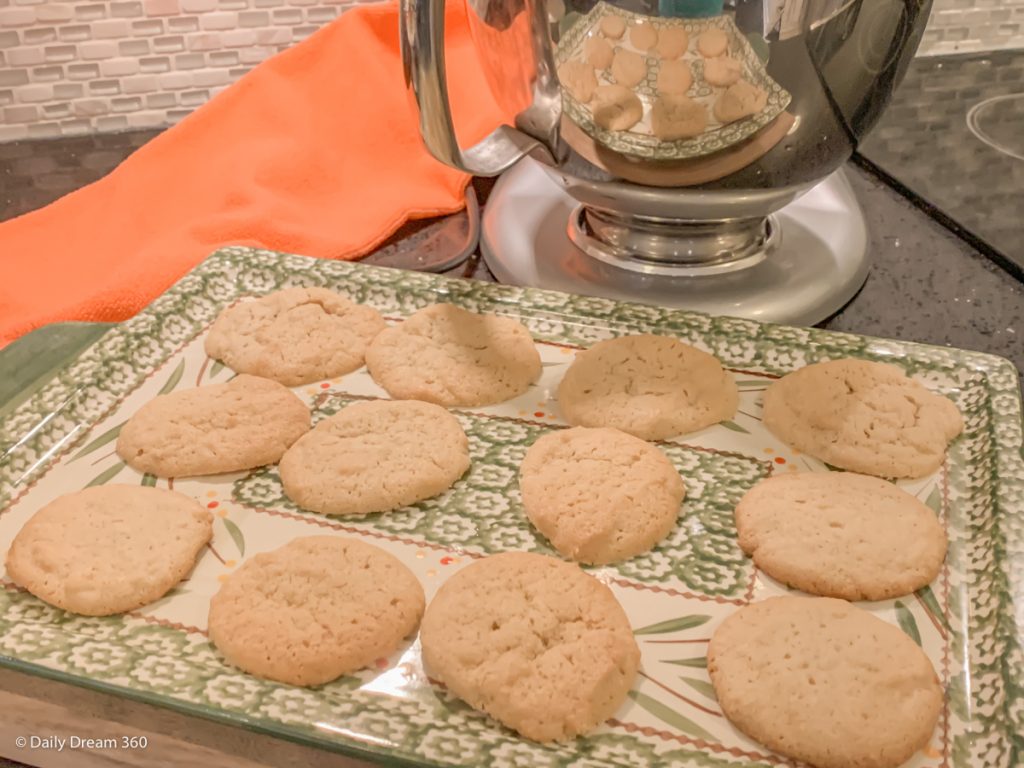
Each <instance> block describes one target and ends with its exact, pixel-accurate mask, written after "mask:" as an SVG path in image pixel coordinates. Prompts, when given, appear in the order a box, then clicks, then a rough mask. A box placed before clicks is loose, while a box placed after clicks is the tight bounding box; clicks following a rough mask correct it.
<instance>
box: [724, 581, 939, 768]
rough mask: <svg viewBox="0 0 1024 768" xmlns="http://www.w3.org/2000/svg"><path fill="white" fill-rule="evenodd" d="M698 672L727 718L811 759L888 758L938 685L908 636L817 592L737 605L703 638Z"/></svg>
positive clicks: (918, 738)
mask: <svg viewBox="0 0 1024 768" xmlns="http://www.w3.org/2000/svg"><path fill="white" fill-rule="evenodd" d="M708 674H709V675H710V676H711V682H712V683H713V684H714V686H715V693H716V694H717V696H718V703H719V704H720V705H721V707H722V712H723V713H724V714H725V716H726V717H727V718H729V720H730V721H731V722H732V724H733V725H735V726H736V727H737V728H739V729H740V730H741V731H743V732H744V733H745V734H747V735H748V736H750V737H751V738H753V739H756V740H757V741H759V742H761V743H762V744H764V745H765V746H766V747H768V748H769V749H773V750H775V751H776V752H779V753H781V754H783V755H786V756H788V757H792V758H795V759H797V760H800V761H803V762H805V763H808V764H810V765H814V766H817V767H818V768H895V767H896V766H898V765H901V764H902V763H903V762H904V761H905V760H907V759H909V758H910V757H911V756H912V755H913V754H914V753H915V752H917V751H918V750H919V749H921V748H922V747H924V746H925V745H926V744H927V743H928V740H929V739H930V738H931V735H932V733H933V731H934V730H935V724H936V722H937V721H938V719H939V714H940V713H941V712H942V700H943V691H942V686H941V685H940V684H939V679H938V677H937V676H936V674H935V669H934V668H933V667H932V664H931V662H930V661H929V660H928V657H927V656H926V655H925V653H924V651H922V650H921V649H920V648H919V647H918V646H917V644H916V643H915V642H914V641H913V640H911V639H910V638H909V637H908V636H907V635H906V634H904V633H903V632H902V631H901V630H900V629H898V628H897V627H895V626H893V625H892V624H887V623H886V622H884V621H882V620H881V619H877V618H875V617H874V616H872V615H871V614H870V613H868V612H867V611H863V610H861V609H860V608H856V607H855V606H852V605H850V604H849V603H847V602H845V601H843V600H833V599H832V598H826V597H776V598H771V599H769V600H764V601H761V602H758V603H753V604H751V605H748V606H746V607H745V608H741V609H740V610H739V611H737V612H736V613H734V614H732V615H731V616H729V617H728V618H727V619H726V620H725V621H724V622H722V624H721V625H720V626H719V627H718V629H717V630H716V631H715V634H714V636H713V637H712V638H711V643H710V644H709V646H708Z"/></svg>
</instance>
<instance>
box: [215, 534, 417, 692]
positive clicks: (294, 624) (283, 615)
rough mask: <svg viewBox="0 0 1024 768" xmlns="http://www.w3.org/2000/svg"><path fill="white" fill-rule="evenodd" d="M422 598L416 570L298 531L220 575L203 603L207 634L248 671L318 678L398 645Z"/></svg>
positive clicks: (360, 546) (354, 542)
mask: <svg viewBox="0 0 1024 768" xmlns="http://www.w3.org/2000/svg"><path fill="white" fill-rule="evenodd" d="M423 603H424V598H423V587H421V586H420V583H419V582H418V581H417V580H416V577H415V576H413V574H412V572H411V571H410V570H409V569H408V568H406V567H405V566H404V565H403V564H402V563H401V562H400V561H399V560H398V558H396V557H394V556H393V555H391V554H389V553H387V552H385V551H384V550H383V549H381V548H379V547H375V546H373V545H372V544H367V543H365V542H363V541H360V540H359V539H354V538H345V537H341V536H306V537H303V538H299V539H293V540H292V541H290V542H289V543H287V544H285V545H284V546H283V547H280V548H279V549H275V550H274V551H272V552H265V553H263V554H259V555H256V556H255V557H251V558H249V559H248V560H246V561H245V562H244V563H242V565H241V567H240V568H239V569H238V570H237V571H235V572H234V573H232V574H231V575H230V576H228V578H227V579H226V580H225V581H224V584H223V586H222V587H221V588H220V591H218V592H217V594H216V595H214V596H213V598H212V599H211V600H210V618H209V633H210V641H211V642H212V643H213V644H214V645H215V646H217V648H218V650H220V652H221V653H223V654H224V658H226V659H227V660H228V662H229V663H231V664H233V665H234V666H236V667H238V668H239V669H241V670H243V671H245V672H248V673H249V674H251V675H256V676H257V677H262V678H266V679H268V680H276V681H278V682H280V683H288V684H290V685H320V684H322V683H326V682H329V681H331V680H334V679H335V678H338V677H341V676H342V675H345V674H348V673H350V672H355V671H356V670H358V669H362V668H363V667H366V666H368V665H369V664H371V663H373V662H374V661H375V660H376V659H380V658H384V657H387V656H390V655H391V654H392V653H394V652H395V651H396V650H398V648H399V646H400V645H401V643H402V640H403V639H404V638H406V637H408V636H409V635H411V634H413V633H414V632H415V631H416V627H417V625H419V622H420V617H421V616H422V615H423Z"/></svg>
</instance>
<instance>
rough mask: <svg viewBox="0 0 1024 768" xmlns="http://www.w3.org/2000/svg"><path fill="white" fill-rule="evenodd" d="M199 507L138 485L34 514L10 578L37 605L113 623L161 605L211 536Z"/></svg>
mask: <svg viewBox="0 0 1024 768" xmlns="http://www.w3.org/2000/svg"><path fill="white" fill-rule="evenodd" d="M212 525H213V518H212V517H211V515H210V513H209V512H208V511H206V509H204V508H203V506H202V505H201V504H200V503H199V502H197V501H196V500H195V499H191V498H189V497H188V496H184V495H182V494H180V493H176V492H174V491H166V490H163V489H161V488H150V487H148V486H140V485H100V486H96V487H94V488H85V489H83V490H81V491H76V492H74V493H69V494H67V495H65V496H60V497H58V498H56V499H54V500H53V501H51V502H50V503H49V504H47V505H46V506H44V507H43V508H42V509H40V510H39V511H38V512H36V513H35V514H34V515H33V516H32V517H31V518H30V519H29V521H28V522H27V523H25V525H24V526H23V527H22V529H21V530H20V531H19V532H18V535H17V536H15V537H14V541H13V542H12V544H11V548H10V550H8V552H7V562H6V566H7V575H8V576H10V578H11V581H13V582H14V583H15V584H18V585H20V586H22V587H24V588H25V589H27V590H28V591H29V592H31V593H32V594H33V595H35V596H36V597H38V598H39V599H40V600H44V601H46V602H47V603H49V604H50V605H55V606H57V607H58V608H63V609H64V610H66V611H71V612H72V613H80V614H82V615H85V616H109V615H111V614H115V613H124V612H125V611H132V610H135V609H136V608H141V607H142V606H144V605H147V604H148V603H152V602H153V601H154V600H159V599H160V598H161V597H163V596H164V595H165V594H167V592H169V591H170V590H171V589H172V588H173V587H174V586H175V585H176V584H177V583H178V582H180V581H181V580H182V579H183V578H185V576H186V575H187V574H188V573H189V571H191V570H192V567H193V566H194V565H195V562H196V557H197V556H198V555H199V552H200V551H201V550H202V548H203V547H204V546H206V544H207V542H209V541H210V537H211V536H212V535H213V533H212V531H213V528H212Z"/></svg>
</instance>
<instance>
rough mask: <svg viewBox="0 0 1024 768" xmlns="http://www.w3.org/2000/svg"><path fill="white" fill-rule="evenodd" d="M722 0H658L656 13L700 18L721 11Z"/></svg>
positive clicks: (716, 14)
mask: <svg viewBox="0 0 1024 768" xmlns="http://www.w3.org/2000/svg"><path fill="white" fill-rule="evenodd" d="M722 4H723V0H658V15H659V16H669V17H676V18H689V19H693V18H700V17H703V16H718V15H719V14H721V13H722Z"/></svg>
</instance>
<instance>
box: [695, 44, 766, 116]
mask: <svg viewBox="0 0 1024 768" xmlns="http://www.w3.org/2000/svg"><path fill="white" fill-rule="evenodd" d="M742 74H743V64H742V63H741V62H739V61H737V60H736V59H734V58H732V57H731V56H718V57H716V58H714V59H706V60H705V61H704V79H705V80H706V81H707V84H708V85H714V86H716V87H719V88H725V87H728V86H730V85H732V84H733V83H735V82H736V81H737V80H739V79H740V76H741V75H742ZM759 111H760V110H759Z"/></svg>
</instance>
